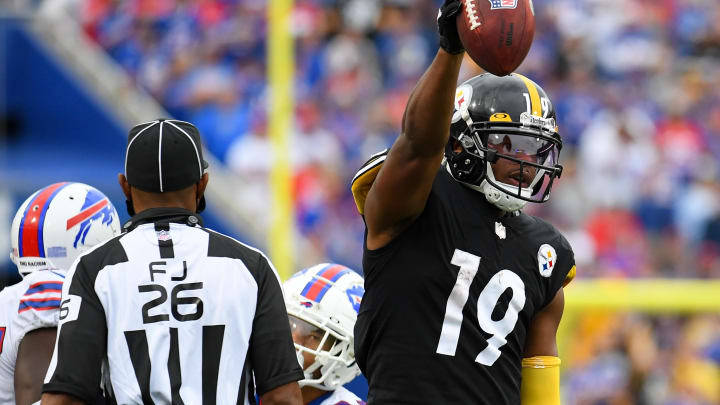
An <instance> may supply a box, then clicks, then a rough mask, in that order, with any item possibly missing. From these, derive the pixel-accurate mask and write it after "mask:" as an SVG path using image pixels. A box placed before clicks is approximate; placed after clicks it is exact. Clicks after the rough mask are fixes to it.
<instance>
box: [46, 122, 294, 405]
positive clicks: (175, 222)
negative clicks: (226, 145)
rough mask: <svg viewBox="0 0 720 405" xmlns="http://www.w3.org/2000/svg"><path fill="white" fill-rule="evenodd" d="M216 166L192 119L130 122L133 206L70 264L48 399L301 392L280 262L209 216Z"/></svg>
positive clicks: (174, 400)
mask: <svg viewBox="0 0 720 405" xmlns="http://www.w3.org/2000/svg"><path fill="white" fill-rule="evenodd" d="M207 166H208V165H207V162H205V161H204V160H203V154H202V147H201V141H200V135H199V133H198V130H197V128H195V126H193V125H192V124H190V123H187V122H183V121H176V120H169V119H167V120H164V119H158V120H155V121H152V122H148V123H144V124H140V125H137V126H135V127H134V128H132V129H131V130H130V134H129V136H128V144H127V150H126V158H125V175H122V174H120V175H119V176H118V178H119V181H120V185H121V186H122V189H123V192H124V193H125V196H126V197H127V201H128V212H129V214H130V215H133V217H132V218H131V219H130V220H129V221H128V222H127V223H126V224H125V225H124V226H123V231H124V233H123V234H122V235H120V236H118V237H115V238H113V239H110V240H108V241H107V242H105V243H104V244H101V245H100V246H97V247H95V248H93V249H92V250H90V251H89V252H88V253H86V254H84V255H82V256H81V257H80V258H79V259H78V260H76V261H75V263H74V265H73V267H72V268H71V269H70V271H69V273H68V276H67V281H66V282H65V283H64V286H63V291H62V304H61V309H60V325H59V328H58V338H57V344H56V346H55V352H54V353H53V358H52V361H51V363H50V367H49V369H48V372H47V376H46V379H45V385H44V387H43V391H44V395H43V397H42V404H80V403H91V402H92V401H93V400H94V398H96V396H97V393H98V390H99V389H100V387H101V385H102V388H103V390H104V392H105V395H106V396H108V397H109V398H110V399H111V401H114V402H116V403H118V404H188V405H190V404H208V405H209V404H248V405H249V404H255V395H256V393H257V395H259V397H260V399H261V400H262V404H263V405H273V404H293V405H295V404H297V405H299V404H301V403H302V402H301V401H302V399H301V396H300V390H299V387H298V384H297V382H296V381H298V380H300V379H302V378H303V373H302V371H301V369H300V366H299V364H298V360H297V357H296V354H295V348H294V346H293V341H292V337H291V335H290V326H289V324H288V321H287V320H288V317H287V312H286V310H285V304H284V301H283V296H282V290H281V287H280V282H279V279H278V276H277V273H276V272H275V269H274V268H273V266H272V264H271V263H270V261H269V260H268V258H267V257H266V256H265V255H264V254H263V253H262V252H260V251H259V250H257V249H254V248H252V247H249V246H247V245H244V244H242V243H240V242H238V241H236V240H234V239H232V238H230V237H228V236H225V235H222V234H220V233H217V232H214V231H212V230H210V229H207V228H204V227H203V226H202V219H201V218H200V216H199V215H198V213H199V212H201V211H202V209H203V208H204V207H205V199H204V197H203V193H204V191H205V187H206V186H207V183H208V174H207V173H206V169H207ZM135 212H137V214H136V213H135ZM101 377H102V378H101ZM101 379H102V384H101Z"/></svg>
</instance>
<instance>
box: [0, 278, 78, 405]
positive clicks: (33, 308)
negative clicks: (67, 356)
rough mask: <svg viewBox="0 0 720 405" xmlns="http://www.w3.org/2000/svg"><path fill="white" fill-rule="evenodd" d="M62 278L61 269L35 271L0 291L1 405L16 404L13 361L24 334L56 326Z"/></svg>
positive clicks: (15, 358)
mask: <svg viewBox="0 0 720 405" xmlns="http://www.w3.org/2000/svg"><path fill="white" fill-rule="evenodd" d="M64 279H65V272H64V271H60V270H42V271H35V272H32V273H30V274H29V275H27V276H26V277H25V278H24V279H23V280H22V281H20V282H19V283H17V284H15V285H12V286H10V287H5V288H4V289H3V290H2V291H0V405H11V404H12V405H14V404H15V388H14V376H15V361H16V360H17V354H18V349H19V348H20V342H21V341H22V339H23V337H25V335H26V334H27V333H28V332H30V331H33V330H35V329H40V328H54V327H56V326H57V324H58V316H59V309H60V293H61V291H62V284H63V280H64Z"/></svg>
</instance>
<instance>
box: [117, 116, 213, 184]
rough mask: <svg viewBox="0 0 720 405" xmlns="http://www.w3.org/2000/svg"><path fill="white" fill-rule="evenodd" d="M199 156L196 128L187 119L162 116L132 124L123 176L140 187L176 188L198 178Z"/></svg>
mask: <svg viewBox="0 0 720 405" xmlns="http://www.w3.org/2000/svg"><path fill="white" fill-rule="evenodd" d="M207 167H208V163H207V162H206V161H205V159H203V151H202V142H201V139H200V132H199V131H198V129H197V128H196V127H195V126H194V125H193V124H191V123H189V122H185V121H178V120H171V119H162V118H159V119H157V120H155V121H151V122H146V123H143V124H139V125H136V126H134V127H133V128H132V129H131V130H130V133H129V134H128V144H127V150H126V153H125V177H127V181H128V183H129V184H130V185H131V186H133V187H135V188H138V189H140V190H143V191H148V192H153V193H163V192H167V191H177V190H182V189H183V188H186V187H190V186H191V185H193V184H195V183H197V182H198V181H200V178H201V177H202V175H203V173H205V171H206V170H207Z"/></svg>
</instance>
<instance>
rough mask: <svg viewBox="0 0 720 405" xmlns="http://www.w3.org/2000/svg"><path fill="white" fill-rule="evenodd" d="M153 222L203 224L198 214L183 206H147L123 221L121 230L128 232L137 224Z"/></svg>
mask: <svg viewBox="0 0 720 405" xmlns="http://www.w3.org/2000/svg"><path fill="white" fill-rule="evenodd" d="M155 222H175V223H184V224H187V225H189V226H195V225H200V226H202V225H203V221H202V218H201V217H200V215H198V214H196V213H194V212H192V211H190V210H186V209H185V208H175V207H171V208H167V207H163V208H149V209H146V210H145V211H143V212H141V213H139V214H136V215H135V216H133V217H132V218H130V220H129V221H127V222H125V224H124V225H123V227H122V230H123V232H130V231H132V230H133V229H135V228H136V227H137V226H139V225H142V224H149V223H155Z"/></svg>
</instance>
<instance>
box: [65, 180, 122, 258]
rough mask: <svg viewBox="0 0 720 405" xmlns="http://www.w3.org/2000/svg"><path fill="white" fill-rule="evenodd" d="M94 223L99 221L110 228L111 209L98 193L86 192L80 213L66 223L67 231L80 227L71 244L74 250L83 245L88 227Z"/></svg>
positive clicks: (108, 202) (111, 219)
mask: <svg viewBox="0 0 720 405" xmlns="http://www.w3.org/2000/svg"><path fill="white" fill-rule="evenodd" d="M95 221H101V223H102V224H103V225H105V226H110V224H111V223H112V221H113V209H112V205H111V204H110V201H109V200H108V199H107V198H105V196H103V195H102V194H100V193H99V192H98V191H95V190H88V193H87V195H86V196H85V202H84V203H83V205H82V208H81V210H80V213H79V214H77V215H75V216H74V217H72V218H70V219H68V221H67V230H70V229H71V228H72V227H74V226H75V225H78V224H79V225H80V228H79V229H78V231H77V234H76V235H75V241H74V242H73V247H74V248H76V249H77V246H78V243H81V244H83V245H84V244H85V237H87V234H88V232H89V231H90V227H91V226H92V223H93V222H95Z"/></svg>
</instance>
